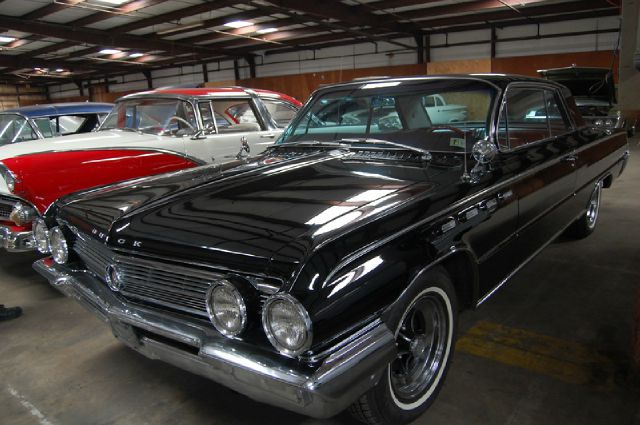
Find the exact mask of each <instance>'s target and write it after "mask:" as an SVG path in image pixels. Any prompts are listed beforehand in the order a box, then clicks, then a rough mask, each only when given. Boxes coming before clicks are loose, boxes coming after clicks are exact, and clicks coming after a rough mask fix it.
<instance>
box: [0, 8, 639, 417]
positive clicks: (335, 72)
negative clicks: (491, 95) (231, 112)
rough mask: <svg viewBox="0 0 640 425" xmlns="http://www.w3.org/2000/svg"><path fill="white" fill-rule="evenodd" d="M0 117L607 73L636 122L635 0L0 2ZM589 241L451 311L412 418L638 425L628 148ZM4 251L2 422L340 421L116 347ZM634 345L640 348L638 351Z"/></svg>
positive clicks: (635, 257) (564, 243)
mask: <svg viewBox="0 0 640 425" xmlns="http://www.w3.org/2000/svg"><path fill="white" fill-rule="evenodd" d="M0 7H1V11H0V110H4V109H8V108H13V107H17V106H27V105H35V104H46V103H52V102H76V101H93V102H113V101H114V100H115V99H117V98H119V97H121V96H123V95H126V94H130V93H136V92H140V91H144V90H149V89H152V88H159V87H167V86H180V87H196V86H204V87H217V86H229V85H238V86H244V87H249V88H260V89H269V90H276V91H280V92H283V93H286V94H289V95H291V96H293V97H295V98H297V99H298V100H300V101H302V102H304V101H305V100H306V99H307V98H308V97H309V95H310V94H311V93H312V92H313V91H314V90H315V89H316V88H318V87H320V86H321V85H324V84H331V83H336V82H341V81H349V80H352V79H354V78H360V77H367V76H405V75H435V74H468V73H512V74H522V75H527V76H532V77H535V76H538V74H537V70H539V69H549V68H556V67H566V66H571V65H577V66H582V67H602V68H611V69H612V72H613V75H614V79H615V82H616V85H617V89H618V104H619V105H620V107H621V109H622V110H623V111H624V112H625V114H630V115H636V116H637V115H638V114H639V113H640V72H639V71H638V70H637V69H636V67H635V66H634V58H636V59H637V60H638V61H639V62H640V31H638V26H639V25H638V24H639V22H640V1H638V0H579V1H573V0H465V1H453V0H435V1H433V0H430V1H427V0H422V1H412V0H388V1H385V0H324V1H317V0H308V1H304V2H301V1H294V0H269V1H263V0H254V1H248V2H238V1H235V0H230V1H227V0H213V1H201V0H180V1H166V0H131V1H127V0H109V1H107V0H104V1H103V0H85V1H83V0H55V1H48V0H28V1H26V0H0ZM629 146H630V151H631V157H630V160H629V164H628V167H627V169H626V170H625V173H624V174H623V175H622V176H621V177H620V178H619V179H618V180H617V181H616V183H615V184H614V185H613V187H611V188H609V189H606V190H605V191H604V194H603V201H602V202H603V203H602V208H601V210H600V221H599V224H598V229H597V230H596V232H595V233H594V234H593V235H592V236H590V237H589V238H587V239H584V240H580V241H570V240H564V239H562V238H561V239H559V240H558V241H556V242H555V243H553V244H551V245H550V246H549V247H547V248H546V249H545V250H543V251H542V253H541V254H540V255H539V256H538V257H537V258H536V259H534V260H533V261H532V262H531V263H530V264H528V265H527V266H526V267H524V268H523V269H522V270H521V271H520V272H519V273H518V274H517V275H516V276H515V278H514V279H513V280H512V281H511V282H510V283H509V285H507V286H506V287H505V288H503V289H502V290H501V291H499V292H497V293H496V295H494V296H493V297H492V298H491V299H489V300H488V301H487V302H486V303H484V304H483V305H482V306H481V307H480V308H479V309H477V310H475V311H470V312H465V313H463V314H462V315H461V317H460V326H459V330H458V343H457V351H456V354H455V357H454V363H453V367H452V368H451V370H450V372H449V374H448V377H447V380H446V382H445V384H444V388H443V390H442V392H441V394H440V395H439V397H438V399H437V400H436V402H435V403H434V404H433V406H431V408H430V409H429V410H428V411H427V412H426V413H425V414H424V415H422V416H421V417H420V418H419V419H418V420H417V421H416V422H415V423H416V424H436V425H437V424H448V425H454V424H477V425H484V424H487V425H489V424H492V425H493V424H505V425H506V424H509V425H516V424H519V425H524V424H534V423H543V424H563V425H565V424H581V425H591V424H593V425H596V424H631V425H640V385H639V380H638V367H640V341H634V339H633V335H634V333H635V332H636V331H635V329H636V327H638V326H640V324H639V323H638V321H640V319H639V318H638V314H639V313H638V308H640V307H639V306H640V292H639V285H638V282H640V269H639V268H638V263H639V262H640V244H639V243H638V240H640V224H639V223H640V221H639V220H638V213H637V212H638V211H640V197H639V196H638V194H639V191H638V187H637V180H638V179H640V171H639V167H640V158H638V155H640V142H639V140H638V136H634V137H631V138H630V139H629ZM37 258H39V257H38V256H37V255H36V254H33V253H21V254H11V255H8V254H7V253H5V252H0V303H2V304H5V305H7V306H13V305H20V306H21V307H22V308H23V311H24V314H23V316H22V317H20V318H19V319H16V320H13V321H8V322H3V323H0V424H12V425H13V424H20V425H22V424H25V425H26V424H40V425H66V424H70V425H76V424H78V425H80V424H83V425H84V424H119V425H120V424H122V425H124V424H169V423H171V424H174V423H179V424H205V423H207V424H208V423H215V424H253V423H280V424H312V423H313V424H355V423H358V422H356V421H355V420H354V419H352V418H351V417H350V416H349V415H348V414H347V413H343V414H340V415H338V416H336V417H334V418H331V419H328V420H316V419H311V418H307V417H303V416H301V415H297V414H294V413H291V412H288V411H285V410H281V409H277V408H275V407H271V406H268V405H265V404H260V403H257V402H254V401H253V400H250V399H249V398H247V397H245V396H243V395H240V394H237V393H234V392H233V391H231V390H228V389H227V388H225V387H223V386H221V385H218V384H216V383H214V382H212V381H209V380H207V379H205V378H201V377H199V376H196V375H192V374H189V373H187V372H185V371H183V370H180V369H178V368H174V367H173V366H169V365H166V364H163V363H160V362H154V361H151V360H149V359H147V358H144V357H143V356H141V355H139V354H138V353H136V352H134V351H133V350H130V349H129V348H127V347H125V346H124V345H123V344H121V343H120V342H118V341H117V340H116V339H115V338H113V335H112V333H111V332H110V330H109V329H107V328H106V327H105V326H104V324H103V323H102V322H101V321H100V320H98V319H97V318H96V317H94V316H93V315H91V314H90V313H88V312H86V311H85V310H84V309H83V308H82V307H81V306H80V305H79V304H77V303H76V302H74V301H73V300H71V299H67V298H65V297H64V296H63V295H62V294H60V293H59V292H58V291H57V290H56V289H54V288H53V287H51V286H50V285H49V284H48V283H47V282H46V281H45V279H43V278H42V277H41V276H39V275H38V274H36V272H35V271H33V270H32V268H31V264H32V263H33V262H34V260H35V259H37ZM634 344H637V346H636V347H634Z"/></svg>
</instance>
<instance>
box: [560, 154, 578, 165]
mask: <svg viewBox="0 0 640 425" xmlns="http://www.w3.org/2000/svg"><path fill="white" fill-rule="evenodd" d="M577 160H578V157H577V156H575V155H567V156H565V157H564V158H562V162H570V163H572V164H574V163H575V162H576V161H577Z"/></svg>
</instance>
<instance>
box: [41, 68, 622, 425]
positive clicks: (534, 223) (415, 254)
mask: <svg viewBox="0 0 640 425" xmlns="http://www.w3.org/2000/svg"><path fill="white" fill-rule="evenodd" d="M433 95H438V96H441V97H442V98H443V99H445V101H446V102H447V103H451V104H456V105H462V106H464V107H465V108H466V111H467V117H466V120H465V121H460V122H454V123H447V124H436V123H433V122H432V121H431V120H430V117H429V114H428V112H427V109H426V108H427V107H426V106H425V98H428V97H429V96H433ZM354 101H357V102H358V103H359V104H360V105H366V106H367V108H368V113H367V114H365V115H366V119H361V120H360V119H358V120H354V119H353V116H351V117H350V118H349V119H348V120H346V121H347V122H344V121H343V120H342V119H341V117H340V116H339V114H338V115H337V116H336V114H335V113H332V119H331V121H325V120H322V119H321V118H319V117H322V116H324V115H326V114H323V112H324V111H325V110H331V111H341V110H344V111H345V114H348V113H349V110H350V109H349V108H341V107H340V105H341V104H353V102H354ZM390 109H393V110H392V111H390ZM541 110H544V111H545V114H544V115H541V114H539V113H536V114H534V116H532V114H531V111H541ZM359 116H362V114H360V115H359ZM627 156H628V152H627V139H626V134H625V133H624V132H619V133H613V134H607V133H605V131H604V130H602V132H598V131H596V130H593V129H589V128H587V127H586V126H585V125H584V122H583V120H582V118H581V116H580V114H579V113H578V112H577V109H576V106H575V104H574V102H573V99H572V98H571V97H570V93H569V91H568V90H567V89H566V88H565V87H563V86H561V85H558V84H556V83H553V82H545V81H542V80H538V79H532V78H525V77H516V76H498V75H478V76H464V77H463V76H460V77H435V76H434V77H416V78H403V79H377V80H369V81H359V82H353V83H346V84H340V85H334V86H330V87H324V88H321V89H319V90H318V91H316V92H315V93H314V95H313V96H312V97H311V99H310V100H309V101H308V102H307V104H306V105H305V106H304V107H303V109H301V110H300V112H299V113H298V115H297V116H296V118H294V120H293V121H292V123H291V124H290V125H289V126H288V127H287V129H286V130H285V132H284V133H283V136H282V137H281V138H280V139H279V141H278V142H277V143H276V144H275V145H274V146H272V147H271V148H269V149H268V150H267V151H266V152H265V153H264V154H263V155H261V156H259V157H257V158H255V159H254V160H247V161H238V163H237V164H236V165H237V166H235V167H232V166H228V167H226V168H225V167H217V168H214V167H211V166H208V167H201V168H198V169H193V170H186V171H181V172H176V173H173V174H168V175H165V176H160V177H155V178H151V179H142V180H139V181H136V182H133V183H128V184H120V185H115V186H109V187H105V188H101V189H96V190H94V191H89V192H85V193H82V194H76V195H72V196H70V197H67V198H65V199H64V200H60V201H59V202H58V203H57V204H56V207H55V208H53V209H52V210H51V211H50V214H49V215H47V216H46V219H47V221H46V222H44V221H42V220H40V221H38V222H37V224H36V229H35V233H36V241H37V244H38V246H39V248H40V249H41V250H42V251H44V252H46V251H48V250H50V252H51V257H48V258H45V259H42V260H40V261H38V262H36V263H35V265H34V267H35V268H36V270H37V271H38V272H39V273H41V274H42V275H43V276H45V277H46V278H47V279H48V280H49V281H50V282H51V283H52V284H53V285H55V286H56V287H57V288H59V289H60V290H61V291H63V292H64V293H66V294H67V295H69V296H71V297H73V298H75V299H77V300H78V301H80V302H81V303H82V304H83V305H85V306H86V307H87V308H88V309H89V310H91V311H93V312H94V313H95V314H97V315H98V316H99V317H101V318H102V319H104V320H105V321H106V322H107V323H108V324H109V326H110V327H111V328H112V329H113V332H114V334H115V335H116V336H117V337H118V338H119V339H120V340H121V341H123V342H124V343H125V344H127V345H129V346H130V347H132V348H134V349H135V350H138V351H139V352H141V353H142V354H144V355H146V356H148V357H150V358H152V359H159V360H163V361H165V362H169V363H172V364H174V365H177V366H179V367H182V368H184V369H186V370H188V371H191V372H195V373H198V374H201V375H204V376H206V377H209V378H211V379H213V380H214V381H217V382H219V383H222V384H223V385H226V386H228V387H230V388H232V389H234V390H236V391H238V392H240V393H243V394H246V395H247V396H249V397H251V398H254V399H256V400H259V401H262V402H265V403H269V404H272V405H275V406H280V407H282V408H285V409H290V410H293V411H296V412H300V413H303V414H306V415H309V416H313V417H319V418H323V417H329V416H331V415H334V414H336V413H338V412H340V411H341V410H343V409H345V408H347V407H350V408H351V410H352V412H353V413H354V414H355V415H356V417H358V418H359V419H361V420H363V421H364V422H367V423H370V424H379V423H386V424H398V423H406V422H408V421H411V420H413V419H415V418H416V417H417V416H418V415H420V414H421V413H422V412H423V411H424V410H425V409H426V408H427V407H428V406H429V405H430V404H431V403H432V402H433V400H434V399H435V397H436V395H437V393H438V391H439V390H440V388H441V386H442V384H443V381H444V377H445V375H446V372H447V369H448V368H449V366H450V364H451V359H452V354H453V349H454V341H455V338H456V324H457V316H458V313H459V311H461V310H464V309H469V308H474V307H476V306H478V305H480V304H482V302H483V301H484V300H486V299H487V298H488V297H489V296H490V295H491V294H493V293H494V291H496V289H498V288H500V287H501V286H502V285H503V284H504V283H505V282H507V281H508V280H509V278H510V277H511V276H512V275H513V274H514V273H515V272H516V271H518V270H519V269H520V268H521V267H522V266H523V265H524V264H525V263H527V262H528V261H529V260H530V259H531V258H532V257H533V256H535V254H537V253H538V252H539V251H540V250H541V249H542V248H544V247H545V246H546V245H547V244H548V243H550V242H551V241H553V240H554V238H556V236H558V235H559V234H560V233H562V232H565V231H567V232H569V233H570V234H572V235H574V236H577V237H584V236H586V235H588V234H589V233H591V232H592V231H593V230H594V228H595V226H596V224H597V219H598V211H599V205H600V196H601V193H602V189H603V188H606V187H609V186H610V185H611V184H612V181H613V180H614V179H615V178H616V177H617V176H618V175H620V173H621V172H622V170H623V169H624V167H625V164H626V162H627ZM54 213H55V214H54ZM523 290H526V288H523Z"/></svg>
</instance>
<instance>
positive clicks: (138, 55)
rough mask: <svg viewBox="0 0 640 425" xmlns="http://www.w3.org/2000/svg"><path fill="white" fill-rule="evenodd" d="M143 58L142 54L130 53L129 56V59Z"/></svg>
mask: <svg viewBox="0 0 640 425" xmlns="http://www.w3.org/2000/svg"><path fill="white" fill-rule="evenodd" d="M143 56H144V53H131V54H130V55H129V57H130V58H141V57H143Z"/></svg>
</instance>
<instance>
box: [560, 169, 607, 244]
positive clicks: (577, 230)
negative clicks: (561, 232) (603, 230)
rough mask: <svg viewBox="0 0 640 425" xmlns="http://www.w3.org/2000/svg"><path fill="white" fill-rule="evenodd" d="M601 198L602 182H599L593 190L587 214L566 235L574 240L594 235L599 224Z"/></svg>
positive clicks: (569, 228)
mask: <svg viewBox="0 0 640 425" xmlns="http://www.w3.org/2000/svg"><path fill="white" fill-rule="evenodd" d="M601 198H602V180H600V181H598V182H597V183H596V185H595V187H594V188H593V192H591V197H590V198H589V202H588V203H587V210H586V211H585V213H584V214H583V215H582V216H580V218H579V219H577V220H576V221H575V222H574V223H573V224H571V226H569V227H568V228H567V231H566V234H567V235H568V236H570V237H572V238H574V239H583V238H586V237H587V236H589V235H590V234H591V233H593V231H594V230H595V229H596V224H597V223H598V215H599V213H600V199H601Z"/></svg>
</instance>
